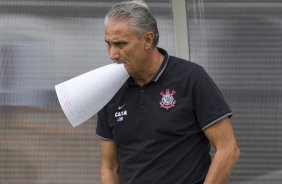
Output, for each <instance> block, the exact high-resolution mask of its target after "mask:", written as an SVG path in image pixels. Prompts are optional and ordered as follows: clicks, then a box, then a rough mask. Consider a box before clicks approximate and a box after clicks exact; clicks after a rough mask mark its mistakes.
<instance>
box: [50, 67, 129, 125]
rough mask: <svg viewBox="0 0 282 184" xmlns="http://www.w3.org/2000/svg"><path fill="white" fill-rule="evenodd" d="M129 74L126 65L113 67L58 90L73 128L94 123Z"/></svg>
mask: <svg viewBox="0 0 282 184" xmlns="http://www.w3.org/2000/svg"><path fill="white" fill-rule="evenodd" d="M128 77H129V74H128V73H127V71H126V70H125V68H124V65H123V64H116V63H113V64H109V65H106V66H103V67H100V68H97V69H95V70H92V71H90V72H87V73H84V74H82V75H79V76H77V77H74V78H72V79H70V80H67V81H65V82H62V83H60V84H58V85H56V86H55V90H56V94H57V97H58V100H59V102H60V105H61V107H62V109H63V111H64V113H65V115H66V117H67V119H68V120H69V122H70V123H71V125H72V126H73V127H76V126H78V125H80V124H82V123H84V122H85V121H86V120H88V119H90V118H91V117H92V116H94V115H95V114H96V113H97V112H99V111H100V110H101V109H102V108H103V107H104V106H105V105H106V104H107V103H108V102H109V101H110V100H111V99H112V97H113V96H114V95H115V94H116V93H117V91H118V90H119V89H120V88H121V86H122V85H123V84H124V82H125V81H126V80H127V79H128Z"/></svg>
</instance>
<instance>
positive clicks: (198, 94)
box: [192, 66, 232, 130]
mask: <svg viewBox="0 0 282 184" xmlns="http://www.w3.org/2000/svg"><path fill="white" fill-rule="evenodd" d="M192 83H193V85H192V86H193V87H192V91H193V92H192V94H193V102H194V106H195V114H196V118H197V120H198V122H199V125H200V127H201V128H202V130H205V129H206V128H208V127H209V126H211V125H213V124H214V123H216V122H218V121H219V120H221V119H223V118H225V117H231V116H232V112H231V110H230V108H229V106H228V104H227V103H226V101H225V99H224V97H223V95H222V93H221V91H220V90H219V89H218V87H217V86H216V84H215V82H214V81H213V80H212V79H211V77H210V76H209V75H208V74H207V72H206V71H205V70H204V69H203V68H202V67H201V66H199V67H196V69H195V70H194V71H193V73H192Z"/></svg>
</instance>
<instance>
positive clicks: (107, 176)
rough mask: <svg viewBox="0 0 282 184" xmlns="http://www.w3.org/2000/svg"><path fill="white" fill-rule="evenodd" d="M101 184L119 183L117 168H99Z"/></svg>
mask: <svg viewBox="0 0 282 184" xmlns="http://www.w3.org/2000/svg"><path fill="white" fill-rule="evenodd" d="M101 184H120V180H119V172H118V170H110V169H101Z"/></svg>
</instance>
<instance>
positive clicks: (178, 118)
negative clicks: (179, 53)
mask: <svg viewBox="0 0 282 184" xmlns="http://www.w3.org/2000/svg"><path fill="white" fill-rule="evenodd" d="M160 51H161V52H163V53H164V54H166V52H165V51H164V50H160ZM166 59H167V60H166ZM166 61H167V64H163V65H162V67H161V68H160V70H162V69H165V70H163V73H162V74H161V75H160V77H159V78H158V79H157V80H153V81H151V82H150V83H148V84H147V85H145V86H143V87H139V86H137V85H132V84H133V83H132V82H133V81H132V79H129V81H128V82H127V83H125V84H124V85H123V87H122V88H121V89H120V90H119V91H118V93H117V94H116V95H115V96H114V98H113V99H112V100H111V101H110V102H109V103H108V104H107V105H106V106H105V107H104V108H103V109H102V110H101V111H100V112H99V113H98V125H97V135H98V136H99V137H102V138H103V139H111V140H113V141H115V142H116V143H117V145H118V154H119V159H120V172H121V173H120V174H121V183H122V184H144V183H146V182H147V183H150V184H160V183H171V184H187V183H189V184H198V183H203V181H204V178H205V176H206V174H207V171H208V168H209V166H210V162H211V158H210V155H209V151H210V144H209V142H208V140H207V138H206V137H205V135H204V133H203V130H204V129H206V128H208V127H209V126H211V125H212V124H213V123H216V122H217V120H219V119H221V118H223V117H225V116H230V115H231V110H230V109H229V107H228V105H227V104H226V103H225V101H224V99H223V96H222V94H221V93H220V91H219V90H218V88H217V87H216V85H215V84H214V82H213V81H212V80H211V78H210V77H209V76H208V75H207V73H206V72H205V71H204V69H203V68H202V67H201V66H199V65H197V64H195V63H192V62H190V61H186V60H182V59H179V58H176V57H172V56H168V55H167V54H166V58H165V60H164V62H166ZM164 67H165V68H164ZM159 73H160V72H158V74H159ZM130 83H131V85H129V84H130Z"/></svg>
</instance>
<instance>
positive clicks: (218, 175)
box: [204, 147, 240, 184]
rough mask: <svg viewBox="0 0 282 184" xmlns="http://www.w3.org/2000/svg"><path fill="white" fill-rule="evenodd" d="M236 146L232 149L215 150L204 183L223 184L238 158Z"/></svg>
mask: <svg viewBox="0 0 282 184" xmlns="http://www.w3.org/2000/svg"><path fill="white" fill-rule="evenodd" d="M239 155H240V151H239V149H238V148H237V147H235V148H234V150H233V151H231V152H230V151H225V150H222V151H217V152H216V153H215V155H214V158H213V160H212V163H211V166H210V168H209V171H208V174H207V177H206V179H205V182H204V184H225V183H227V181H228V179H229V177H230V174H231V172H232V170H233V168H234V166H235V164H236V162H237V160H238V158H239Z"/></svg>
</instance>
